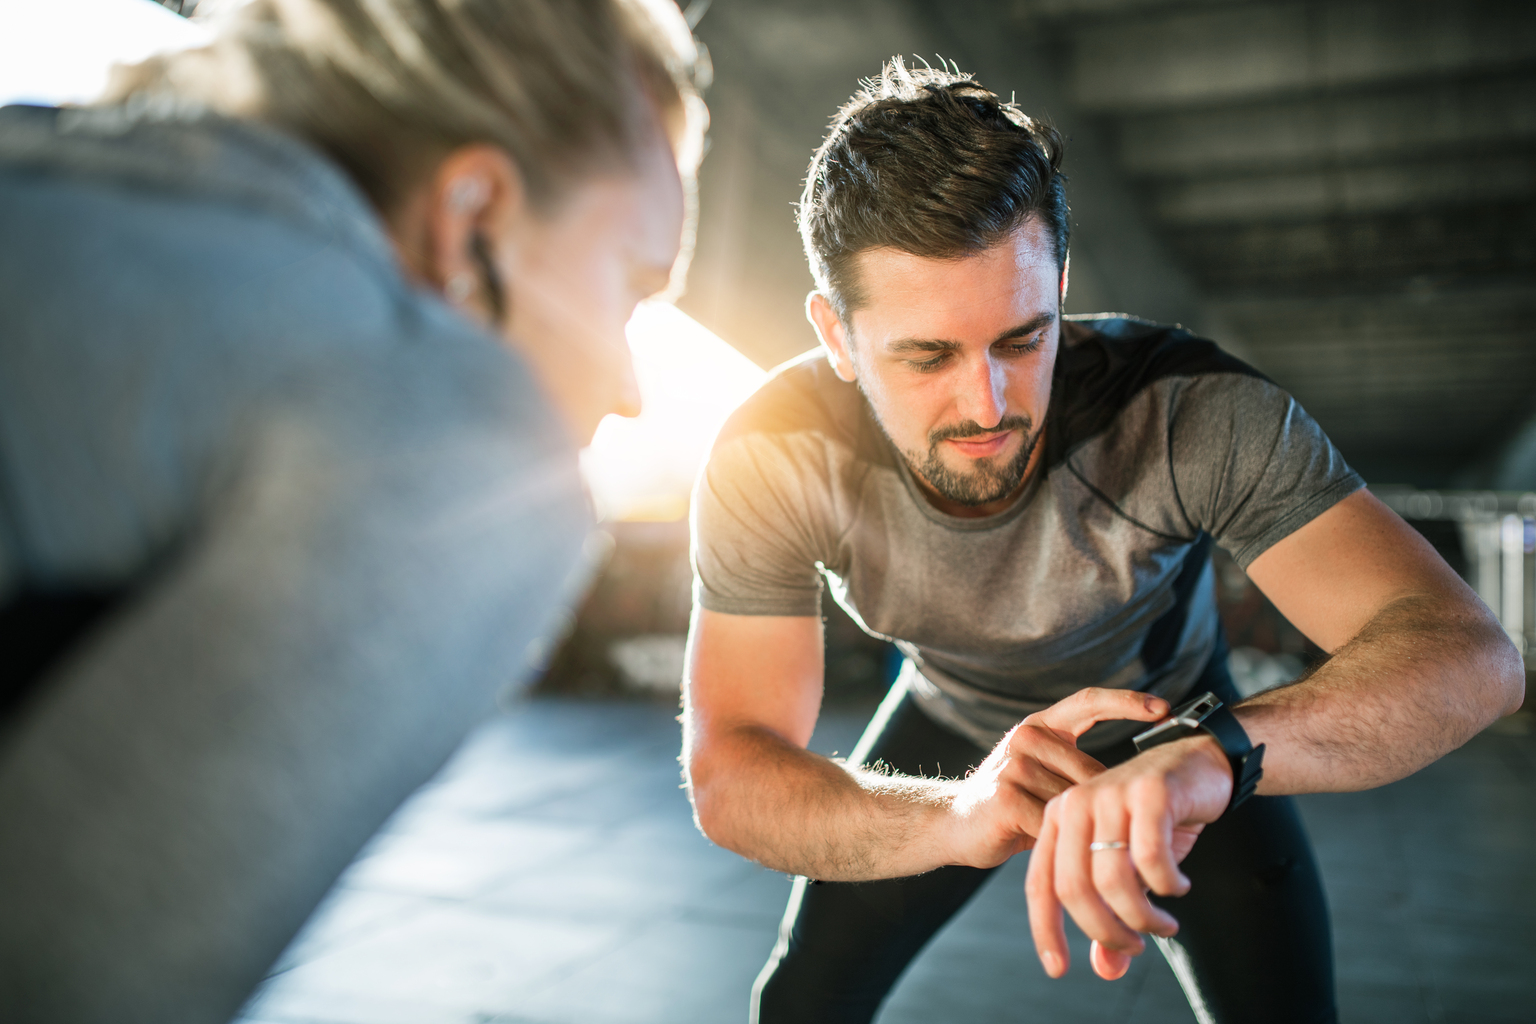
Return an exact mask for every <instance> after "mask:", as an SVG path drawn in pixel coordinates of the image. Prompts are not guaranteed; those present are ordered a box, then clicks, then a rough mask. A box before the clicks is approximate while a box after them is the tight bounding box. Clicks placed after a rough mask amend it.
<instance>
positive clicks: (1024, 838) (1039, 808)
mask: <svg viewBox="0 0 1536 1024" xmlns="http://www.w3.org/2000/svg"><path fill="white" fill-rule="evenodd" d="M821 694H822V636H821V622H820V620H819V619H817V618H813V617H809V616H807V617H773V616H739V615H722V614H719V613H715V612H710V611H705V610H698V611H696V613H695V615H694V620H693V626H692V630H691V633H690V639H689V652H688V673H687V678H686V680H685V684H684V718H683V765H684V771H685V775H686V777H687V780H688V787H689V794H690V796H691V797H692V799H693V804H694V809H695V814H696V816H697V818H698V822H699V827H700V828H701V829H702V830H703V832H704V833H705V834H706V835H708V836H709V837H710V838H711V839H712V840H714V841H715V842H716V843H719V844H720V845H721V846H724V847H726V848H728V849H731V850H735V851H736V852H737V853H740V854H742V855H743V856H745V857H750V858H751V859H753V860H756V861H758V862H759V863H762V864H765V865H767V866H768V867H771V868H775V869H777V870H780V871H786V872H789V873H792V874H803V875H809V876H811V877H813V878H819V879H824V880H828V881H856V880H867V879H874V878H895V877H903V876H907V875H915V874H920V873H921V872H924V871H929V870H932V869H933V868H936V867H940V866H942V865H945V864H973V865H976V866H991V865H993V864H997V863H1001V862H1002V861H1003V860H1005V859H1007V858H1008V857H1009V856H1011V855H1012V854H1014V853H1017V852H1019V851H1020V850H1023V849H1027V848H1028V847H1029V846H1030V845H1031V844H1032V843H1033V837H1034V835H1035V834H1036V833H1037V832H1038V830H1039V823H1040V815H1041V813H1042V812H1043V808H1044V804H1045V801H1046V800H1048V799H1050V798H1051V797H1052V796H1054V795H1055V794H1057V793H1059V792H1061V791H1062V790H1063V789H1065V788H1066V787H1067V786H1068V785H1070V784H1071V783H1073V782H1076V781H1080V780H1083V779H1086V778H1089V777H1091V776H1092V775H1094V774H1097V773H1098V772H1100V771H1102V770H1103V769H1102V767H1101V766H1100V765H1099V764H1098V763H1097V762H1096V761H1094V760H1093V759H1092V758H1090V757H1088V756H1087V755H1085V754H1082V753H1081V752H1079V751H1078V750H1077V749H1076V745H1075V740H1076V738H1077V736H1079V735H1081V734H1082V732H1084V731H1086V730H1087V729H1088V727H1089V726H1091V725H1092V724H1093V723H1094V722H1095V721H1099V720H1102V719H1107V718H1137V719H1142V720H1148V721H1150V720H1152V719H1153V718H1156V717H1157V716H1158V715H1161V714H1165V713H1166V710H1167V704H1166V702H1164V701H1161V700H1159V699H1157V698H1150V699H1148V698H1146V697H1144V696H1143V695H1142V694H1139V693H1133V692H1127V691H1118V690H1088V691H1084V692H1083V693H1082V694H1080V695H1078V696H1076V697H1074V698H1071V699H1070V700H1069V701H1065V702H1062V703H1061V704H1058V705H1056V706H1055V707H1054V708H1052V709H1051V710H1050V711H1048V712H1042V713H1041V714H1040V715H1036V716H1031V718H1030V719H1029V720H1026V722H1025V723H1023V724H1021V725H1020V726H1019V727H1017V728H1016V729H1015V730H1013V731H1012V732H1011V733H1010V734H1009V735H1008V736H1007V737H1005V738H1004V740H1003V742H1002V743H1000V744H999V745H998V747H997V749H995V750H994V751H993V752H992V754H991V755H990V756H989V757H988V758H987V760H986V761H985V762H984V763H983V765H982V766H981V767H980V768H979V769H978V770H977V771H976V772H974V773H973V774H972V775H971V776H970V777H969V778H967V779H965V780H964V781H953V780H948V781H946V780H932V779H919V778H912V777H908V776H901V775H891V774H884V773H881V772H877V771H871V770H869V769H864V768H858V767H855V766H851V765H847V764H843V763H842V762H839V761H833V760H831V759H829V758H825V757H822V756H820V755H818V754H813V753H810V752H809V751H807V750H806V749H805V747H806V744H808V743H809V742H810V738H811V732H812V730H813V729H814V728H815V725H816V718H817V715H818V713H819V710H820V706H821Z"/></svg>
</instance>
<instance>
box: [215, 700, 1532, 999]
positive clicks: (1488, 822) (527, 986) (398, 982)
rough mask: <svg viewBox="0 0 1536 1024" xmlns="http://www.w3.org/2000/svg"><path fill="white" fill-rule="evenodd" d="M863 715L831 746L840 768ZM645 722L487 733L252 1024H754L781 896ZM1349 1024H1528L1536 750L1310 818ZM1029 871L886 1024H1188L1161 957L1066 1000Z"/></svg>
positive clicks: (662, 713)
mask: <svg viewBox="0 0 1536 1024" xmlns="http://www.w3.org/2000/svg"><path fill="white" fill-rule="evenodd" d="M861 724H862V717H861V716H860V714H859V713H857V712H840V713H832V714H829V715H827V716H826V717H825V718H824V720H823V723H822V728H821V729H820V730H819V731H818V733H817V738H816V741H815V744H814V745H815V746H816V747H817V748H818V749H821V750H823V751H834V750H842V751H846V750H848V749H849V748H850V747H851V746H852V744H853V741H854V739H856V738H857V733H858V730H859V727H860V725H861ZM676 748H677V725H676V722H674V721H673V712H672V711H671V710H669V709H668V708H665V707H661V706H658V705H655V704H644V703H621V702H616V703H581V702H565V701H560V700H550V699H539V700H535V701H530V702H528V703H526V704H524V705H522V706H520V707H519V708H518V709H516V710H515V711H513V712H511V713H508V714H506V715H503V716H501V717H499V718H497V719H495V720H494V721H491V722H489V723H487V724H486V725H485V726H484V727H483V728H481V729H480V730H479V731H478V732H477V733H476V734H475V735H474V736H473V737H472V738H471V740H470V741H469V742H468V744H467V745H466V746H465V748H464V750H463V751H462V753H461V754H460V755H459V756H458V758H457V759H456V760H455V761H454V762H453V763H452V764H451V765H450V766H449V768H448V769H447V770H446V771H445V772H444V773H443V775H442V777H441V778H439V779H438V780H437V781H436V782H434V783H433V784H432V785H430V786H428V787H427V788H426V789H424V790H423V791H422V792H421V793H420V794H419V795H418V796H417V797H416V798H415V799H414V800H412V801H411V802H410V803H409V804H407V805H406V807H404V808H403V809H402V810H401V811H400V813H399V814H398V815H397V816H396V818H395V820H394V821H393V822H392V823H391V824H390V826H389V828H388V829H387V830H386V832H385V833H384V834H383V835H381V836H380V837H379V838H378V839H377V840H376V841H375V842H374V844H373V845H372V846H371V847H370V848H369V849H368V850H367V851H365V853H364V855H363V856H362V857H361V858H360V859H359V860H358V862H357V863H356V864H355V865H354V866H353V868H352V869H351V870H350V871H349V872H348V874H347V875H346V876H345V877H344V878H343V879H342V881H341V883H340V884H339V886H338V887H337V889H336V890H335V892H334V893H333V894H332V896H331V898H330V899H329V901H328V902H327V903H326V904H325V906H323V907H322V908H321V910H320V911H319V912H318V913H317V914H316V916H315V918H314V920H313V921H312V922H311V923H310V925H309V927H308V928H307V929H306V931H305V932H304V933H303V934H302V935H301V936H300V937H299V938H298V939H297V940H296V941H295V943H294V945H293V947H292V948H291V949H290V950H289V951H288V952H287V954H286V955H285V956H284V957H283V960H282V962H281V963H280V964H279V965H278V969H277V971H276V972H275V973H274V975H273V977H272V978H271V979H270V980H269V982H268V983H267V985H266V986H265V987H264V989H263V990H262V991H261V992H260V993H259V994H258V995H257V997H256V998H255V999H254V1000H253V1001H252V1003H251V1005H250V1006H249V1007H248V1008H247V1011H246V1012H247V1016H246V1017H245V1018H244V1020H243V1022H242V1024H396V1022H398V1024H448V1022H453V1024H525V1022H526V1024H577V1022H580V1024H663V1022H665V1024H674V1022H677V1024H693V1022H715V1021H722V1022H742V1021H745V1019H746V1003H747V991H748V989H749V987H750V986H751V983H752V979H753V977H754V976H755V975H756V974H757V971H758V969H759V967H760V966H761V965H762V962H763V959H764V957H765V956H766V955H767V953H768V950H769V948H770V947H771V946H772V944H773V939H774V934H775V930H776V926H777V921H778V917H779V914H780V912H781V910H782V907H783V902H784V898H785V895H786V893H787V892H788V889H789V883H788V880H787V879H785V878H784V877H783V876H779V875H775V874H773V873H771V872H767V871H763V870H761V869H759V868H756V867H754V866H753V865H751V864H748V863H746V862H745V861H742V860H741V859H739V858H737V857H736V856H734V855H733V854H730V853H727V852H726V851H724V850H720V849H717V848H714V847H712V846H710V845H709V844H708V843H707V842H706V841H705V840H703V839H702V838H701V837H700V836H699V835H698V834H697V833H696V832H695V831H694V829H693V826H692V822H691V821H690V818H689V814H688V806H687V801H686V800H685V799H684V797H683V794H682V793H681V792H680V791H679V790H678V788H677V765H676V762H675V760H674V758H675V756H676V752H677V750H676ZM1302 806H1303V811H1304V813H1305V816H1306V818H1307V821H1308V823H1309V825H1310V827H1311V829H1312V832H1313V837H1314V839H1315V841H1316V844H1317V848H1318V854H1319V857H1320V859H1321V861H1322V863H1323V869H1324V874H1325V877H1326V880H1327V884H1328V889H1329V893H1330V897H1331V899H1332V903H1333V910H1334V922H1335V931H1336V945H1337V950H1338V962H1339V989H1340V1000H1341V1003H1342V1008H1343V1012H1344V1020H1345V1021H1347V1022H1352V1024H1364V1022H1377V1021H1379V1022H1383V1024H1387V1022H1390V1024H1417V1022H1421V1021H1422V1022H1466V1024H1472V1022H1478V1024H1500V1022H1510V1024H1514V1022H1526V1024H1529V1022H1532V1021H1536V966H1533V965H1536V856H1533V851H1536V736H1533V735H1529V734H1521V733H1519V732H1517V731H1509V730H1506V731H1503V732H1492V733H1487V734H1484V735H1483V736H1480V737H1478V738H1477V739H1476V740H1474V741H1473V742H1472V743H1471V744H1470V745H1468V746H1467V747H1466V748H1464V749H1463V750H1461V751H1458V752H1457V753H1455V754H1453V755H1452V756H1450V757H1448V758H1446V759H1445V760H1444V761H1442V762H1440V763H1439V764H1436V765H1434V766H1432V767H1430V768H1429V769H1426V770H1425V771H1423V772H1421V773H1419V774H1418V775H1417V776H1414V777H1413V778H1410V779H1407V780H1405V781H1403V782H1401V783H1398V784H1396V785H1394V786H1389V787H1387V788H1386V789H1383V790H1378V791H1376V792H1372V793H1361V794H1350V795H1342V796H1323V797H1309V798H1306V799H1305V800H1304V801H1303V804H1302ZM1023 868H1024V859H1023V858H1016V859H1015V861H1014V862H1013V863H1011V864H1010V865H1008V866H1007V867H1006V868H1004V870H1003V871H1001V872H999V874H998V876H997V877H996V878H995V879H994V880H993V881H992V882H991V883H990V884H989V885H988V887H987V888H986V889H985V890H983V892H982V893H981V895H980V896H979V897H978V898H977V899H975V900H974V901H973V902H972V904H971V905H970V906H969V907H968V908H967V909H966V910H965V912H964V913H963V914H961V915H960V916H959V917H958V918H957V919H956V920H955V921H954V922H953V923H952V924H951V926H950V927H949V928H948V929H946V930H945V931H944V932H943V933H941V934H940V936H939V937H938V939H936V940H935V942H934V944H933V945H932V946H931V947H930V948H929V950H928V951H927V952H926V953H925V955H924V956H923V957H922V958H920V959H919V960H918V961H917V963H916V964H915V965H914V966H913V968H912V969H911V970H910V971H909V972H908V974H907V976H906V977H905V978H903V980H902V982H901V984H900V985H899V987H898V989H897V991H896V992H895V993H894V994H893V996H892V998H891V1000H890V1002H889V1003H888V1005H887V1008H886V1010H885V1012H884V1013H883V1014H882V1016H881V1018H880V1021H881V1024H919V1022H923V1024H971V1022H975V1024H990V1022H1004V1021H1007V1022H1028V1021H1042V1022H1043V1021H1052V1022H1071V1024H1089V1022H1093V1024H1099V1022H1103V1024H1109V1022H1117V1024H1119V1022H1126V1024H1129V1022H1136V1024H1163V1022H1169V1024H1171V1022H1179V1024H1188V1022H1190V1021H1192V1020H1193V1019H1194V1018H1193V1015H1192V1014H1191V1013H1190V1011H1189V1008H1188V1006H1187V1005H1186V1004H1185V1002H1184V999H1183V996H1182V994H1181V993H1180V992H1179V989H1178V986H1177V984H1176V983H1175V982H1174V979H1173V975H1172V973H1171V972H1170V971H1169V969H1168V968H1167V966H1166V965H1165V964H1164V963H1163V962H1162V960H1161V959H1160V958H1159V957H1158V956H1157V955H1156V953H1155V952H1153V953H1149V955H1147V956H1144V957H1142V958H1141V959H1140V960H1139V961H1138V962H1137V963H1136V965H1135V967H1134V968H1133V969H1132V970H1131V972H1130V974H1129V975H1127V977H1126V978H1124V979H1122V980H1121V981H1118V982H1113V983H1110V982H1104V981H1100V980H1098V979H1096V978H1094V977H1093V976H1092V975H1091V973H1090V972H1088V971H1087V970H1086V968H1084V967H1083V966H1081V965H1082V964H1083V957H1084V953H1085V950H1084V949H1082V948H1081V943H1080V944H1079V946H1080V948H1078V949H1077V950H1076V951H1075V955H1076V958H1077V959H1076V963H1077V965H1078V966H1077V967H1075V969H1074V970H1073V972H1072V973H1071V974H1070V975H1069V976H1068V977H1067V979H1065V980H1063V981H1060V982H1050V981H1048V980H1047V979H1046V978H1045V976H1044V975H1043V974H1042V973H1041V972H1040V970H1039V968H1038V967H1037V966H1036V962H1035V959H1034V955H1033V949H1032V946H1031V944H1030V941H1029V936H1028V929H1027V927H1026V925H1025V918H1024V900H1023V894H1022V891H1021V886H1022V881H1023Z"/></svg>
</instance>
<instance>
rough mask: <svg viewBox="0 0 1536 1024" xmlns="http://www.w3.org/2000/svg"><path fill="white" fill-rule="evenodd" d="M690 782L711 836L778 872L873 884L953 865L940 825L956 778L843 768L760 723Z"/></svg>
mask: <svg viewBox="0 0 1536 1024" xmlns="http://www.w3.org/2000/svg"><path fill="white" fill-rule="evenodd" d="M689 779H690V791H691V793H692V796H693V801H694V807H695V812H696V814H697V815H698V819H699V825H700V827H701V828H702V829H703V830H704V832H705V834H706V835H708V836H709V837H710V839H712V840H714V841H715V842H716V843H719V844H720V845H721V846H724V847H726V848H728V849H731V850H734V851H735V852H737V853H739V854H741V855H742V856H744V857H750V858H751V859H752V860H755V861H757V862H758V863H760V864H763V865H764V866H766V867H770V868H773V869H775V870H778V871H784V872H787V873H789V874H797V875H808V876H810V877H812V878H817V879H822V880H826V881H867V880H870V879H876V878H900V877H905V876H907V875H915V874H920V873H922V872H924V871H929V870H932V869H933V868H936V867H939V866H941V865H942V864H945V863H947V860H946V859H945V853H944V851H943V850H942V849H941V848H940V841H939V837H940V836H941V835H942V834H943V830H942V829H940V828H937V827H936V825H937V823H938V820H939V819H940V818H942V817H943V816H944V815H945V814H946V813H948V811H949V808H950V805H951V803H952V802H953V799H954V793H955V789H956V786H957V784H956V783H953V782H946V781H942V780H933V779H917V778H911V777H908V776H902V775H885V774H882V773H880V772H877V771H871V770H869V769H867V768H857V767H853V766H849V765H844V764H842V763H841V762H838V761H833V760H830V759H828V758H825V757H822V756H821V755H819V754H813V753H810V752H809V751H806V750H803V749H801V748H800V747H797V746H795V745H794V744H791V743H789V742H787V741H786V740H784V739H783V738H782V737H780V736H777V735H775V734H774V733H772V732H770V731H769V730H766V729H752V728H741V729H735V730H732V731H731V732H730V734H729V735H728V736H724V737H719V738H716V739H714V740H713V742H712V747H711V749H710V750H709V752H708V753H707V754H706V755H703V756H698V755H696V756H694V757H692V758H690V764H689Z"/></svg>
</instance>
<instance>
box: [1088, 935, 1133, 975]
mask: <svg viewBox="0 0 1536 1024" xmlns="http://www.w3.org/2000/svg"><path fill="white" fill-rule="evenodd" d="M1088 962H1089V963H1090V964H1092V965H1093V973H1094V974H1097V975H1098V976H1099V977H1101V978H1103V979H1104V980H1105V981H1118V980H1119V979H1121V978H1123V977H1125V972H1126V971H1128V970H1130V969H1131V958H1130V957H1129V956H1128V955H1126V954H1125V953H1117V952H1115V951H1114V950H1112V949H1105V948H1104V947H1103V946H1101V945H1099V944H1098V943H1097V942H1095V943H1093V944H1092V945H1091V946H1089V947H1088Z"/></svg>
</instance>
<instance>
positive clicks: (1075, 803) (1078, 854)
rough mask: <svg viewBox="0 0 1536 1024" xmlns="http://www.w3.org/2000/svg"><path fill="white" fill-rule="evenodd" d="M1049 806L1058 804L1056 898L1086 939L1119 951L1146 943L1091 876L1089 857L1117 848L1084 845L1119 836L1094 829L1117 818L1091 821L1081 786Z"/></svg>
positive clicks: (1113, 825) (1089, 801)
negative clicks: (1096, 850)
mask: <svg viewBox="0 0 1536 1024" xmlns="http://www.w3.org/2000/svg"><path fill="white" fill-rule="evenodd" d="M1052 806H1060V808H1061V810H1060V811H1059V812H1058V821H1057V839H1056V858H1055V868H1056V898H1057V899H1059V900H1061V904H1062V906H1063V907H1065V908H1066V911H1067V913H1069V914H1071V915H1072V920H1074V921H1076V922H1077V926H1078V927H1079V928H1081V929H1082V930H1083V933H1084V934H1085V935H1087V936H1088V937H1089V938H1090V939H1097V940H1098V941H1099V942H1101V943H1103V944H1104V945H1106V946H1108V947H1109V948H1110V949H1114V950H1118V951H1120V952H1123V953H1130V954H1132V955H1135V954H1138V953H1140V952H1141V951H1142V950H1143V949H1145V948H1146V943H1144V942H1142V940H1141V936H1140V935H1137V934H1136V932H1135V931H1133V930H1132V929H1131V928H1129V927H1127V926H1126V924H1125V922H1123V921H1121V920H1120V918H1119V917H1117V916H1116V915H1115V912H1114V911H1112V910H1111V909H1110V908H1109V905H1108V904H1107V903H1105V902H1104V900H1103V898H1102V897H1101V896H1100V895H1099V891H1098V888H1097V887H1096V886H1095V885H1094V880H1093V866H1092V863H1091V858H1093V857H1105V856H1118V855H1120V851H1118V850H1107V851H1104V852H1103V853H1093V852H1092V851H1090V850H1089V849H1088V844H1089V843H1091V842H1093V841H1094V840H1095V839H1106V840H1114V839H1120V838H1121V836H1119V835H1115V834H1114V833H1113V832H1110V831H1105V832H1102V833H1100V834H1098V835H1095V832H1096V831H1097V830H1098V829H1100V828H1104V829H1119V828H1122V827H1123V825H1122V823H1121V821H1120V820H1119V819H1118V818H1117V819H1115V820H1112V821H1110V822H1109V823H1108V824H1107V825H1100V824H1099V823H1098V822H1097V821H1095V816H1094V809H1093V796H1092V795H1091V794H1090V793H1088V792H1087V791H1086V790H1084V789H1082V788H1075V789H1070V790H1068V791H1067V792H1065V793H1063V794H1062V795H1061V796H1059V797H1057V798H1056V800H1055V801H1054V802H1053V803H1052Z"/></svg>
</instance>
